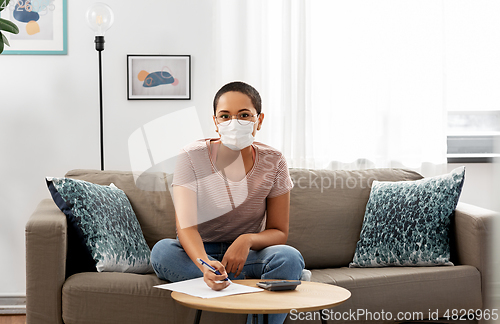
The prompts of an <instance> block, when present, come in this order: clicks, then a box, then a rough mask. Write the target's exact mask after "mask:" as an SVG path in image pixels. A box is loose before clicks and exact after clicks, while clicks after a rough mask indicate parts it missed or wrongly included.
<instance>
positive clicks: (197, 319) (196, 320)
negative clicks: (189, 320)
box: [194, 309, 201, 324]
mask: <svg viewBox="0 0 500 324" xmlns="http://www.w3.org/2000/svg"><path fill="white" fill-rule="evenodd" d="M200 319H201V309H197V310H196V315H195V317H194V324H200Z"/></svg>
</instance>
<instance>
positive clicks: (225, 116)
mask: <svg viewBox="0 0 500 324" xmlns="http://www.w3.org/2000/svg"><path fill="white" fill-rule="evenodd" d="M219 118H222V119H228V118H229V115H220V116H219Z"/></svg>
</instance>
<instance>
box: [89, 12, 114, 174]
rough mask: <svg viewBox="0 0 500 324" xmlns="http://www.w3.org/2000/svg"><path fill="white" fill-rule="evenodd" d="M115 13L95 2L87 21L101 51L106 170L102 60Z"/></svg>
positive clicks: (102, 128)
mask: <svg viewBox="0 0 500 324" xmlns="http://www.w3.org/2000/svg"><path fill="white" fill-rule="evenodd" d="M114 20H115V15H114V14H113V10H111V8H110V7H109V6H108V5H107V4H104V3H102V2H97V3H95V4H93V5H92V6H91V7H90V8H89V9H88V10H87V23H88V24H89V26H90V28H92V30H94V31H95V41H94V42H95V49H96V51H97V52H98V53H99V106H100V140H101V170H104V126H103V114H102V60H101V52H102V51H103V50H104V33H105V32H106V31H107V30H108V29H109V28H110V27H111V25H113V21H114Z"/></svg>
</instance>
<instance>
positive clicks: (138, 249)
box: [47, 178, 153, 273]
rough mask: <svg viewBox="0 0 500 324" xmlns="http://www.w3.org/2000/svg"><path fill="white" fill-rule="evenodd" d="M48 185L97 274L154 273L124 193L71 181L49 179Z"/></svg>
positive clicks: (66, 179)
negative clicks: (106, 272)
mask: <svg viewBox="0 0 500 324" xmlns="http://www.w3.org/2000/svg"><path fill="white" fill-rule="evenodd" d="M47 185H48V187H49V190H50V192H51V194H52V197H53V199H54V201H55V203H56V205H57V206H58V207H59V209H61V211H62V212H63V213H64V214H65V215H66V217H67V219H68V227H73V228H74V229H75V233H77V234H78V236H79V238H80V239H81V243H82V244H85V245H86V247H87V248H88V251H89V252H90V254H91V255H92V258H93V259H94V260H95V262H96V264H95V266H96V268H97V271H99V272H101V271H121V272H137V273H147V272H153V269H152V267H151V262H150V250H149V247H148V246H147V244H146V240H145V239H144V235H143V234H142V231H141V228H140V226H139V222H138V221H137V218H136V216H135V214H134V211H133V210H132V206H131V205H130V202H129V201H128V199H127V196H126V195H125V193H124V192H123V191H122V190H120V189H118V188H117V187H116V186H114V185H113V184H111V185H110V186H102V185H97V184H94V183H91V182H87V181H82V180H76V179H70V178H47Z"/></svg>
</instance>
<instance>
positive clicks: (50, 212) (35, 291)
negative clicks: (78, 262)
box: [25, 199, 67, 324]
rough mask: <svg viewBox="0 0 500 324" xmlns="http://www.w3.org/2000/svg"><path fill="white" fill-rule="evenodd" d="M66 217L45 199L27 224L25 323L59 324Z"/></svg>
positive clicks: (64, 257)
mask: <svg viewBox="0 0 500 324" xmlns="http://www.w3.org/2000/svg"><path fill="white" fill-rule="evenodd" d="M66 232H67V224H66V217H65V215H64V214H63V213H62V212H61V211H60V210H59V208H57V206H56V205H55V203H54V202H53V201H52V199H44V200H42V201H41V202H40V204H38V206H37V208H36V209H35V211H34V212H33V214H32V215H31V217H30V218H29V220H28V222H27V223H26V228H25V235H26V322H27V323H28V324H31V323H37V324H44V323H47V324H49V323H62V313H61V295H62V286H63V284H64V281H65V271H66V244H67V243H66Z"/></svg>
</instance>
